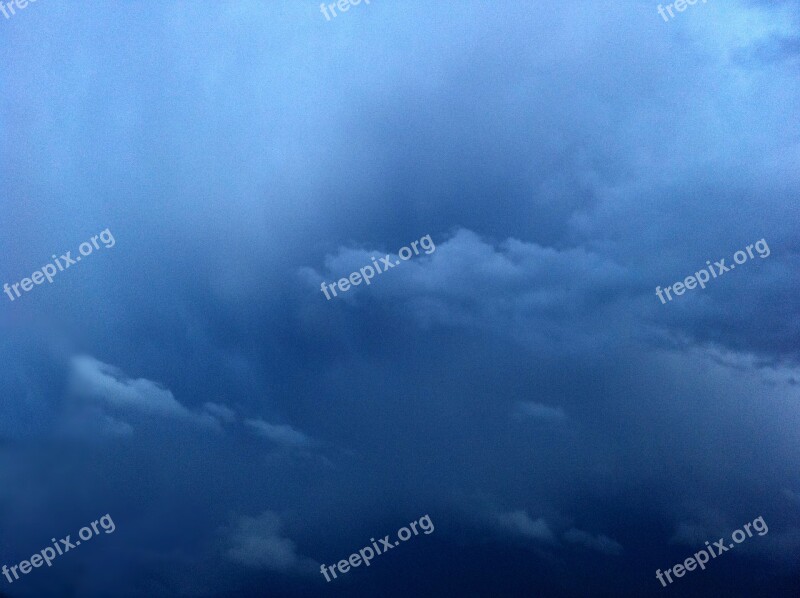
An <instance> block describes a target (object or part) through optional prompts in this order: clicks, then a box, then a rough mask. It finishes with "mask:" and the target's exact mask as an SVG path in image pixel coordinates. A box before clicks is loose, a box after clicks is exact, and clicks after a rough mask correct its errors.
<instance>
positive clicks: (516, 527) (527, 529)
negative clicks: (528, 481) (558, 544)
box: [494, 511, 555, 542]
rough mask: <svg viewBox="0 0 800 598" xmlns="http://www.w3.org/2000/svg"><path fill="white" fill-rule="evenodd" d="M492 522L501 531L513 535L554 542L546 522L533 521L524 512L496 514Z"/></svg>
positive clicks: (542, 520)
mask: <svg viewBox="0 0 800 598" xmlns="http://www.w3.org/2000/svg"><path fill="white" fill-rule="evenodd" d="M494 520H495V523H497V524H498V525H499V526H500V528H501V529H503V530H505V531H509V532H512V533H513V534H516V535H520V536H524V537H526V538H531V539H533V540H540V541H543V542H554V541H555V536H554V535H553V532H552V531H551V530H550V527H549V526H548V525H547V522H546V521H545V520H544V519H542V518H539V519H537V520H536V521H534V520H533V519H531V518H530V516H529V515H528V514H527V513H526V512H525V511H511V512H508V513H496V514H495V517H494Z"/></svg>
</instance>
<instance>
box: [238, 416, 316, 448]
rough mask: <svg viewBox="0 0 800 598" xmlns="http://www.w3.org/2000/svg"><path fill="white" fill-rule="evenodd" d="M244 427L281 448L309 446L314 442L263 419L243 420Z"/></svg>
mask: <svg viewBox="0 0 800 598" xmlns="http://www.w3.org/2000/svg"><path fill="white" fill-rule="evenodd" d="M244 423H245V425H247V426H249V427H250V428H252V429H253V430H254V431H255V433H256V434H257V435H259V436H261V437H263V438H268V439H269V440H271V441H272V442H274V443H275V444H280V445H283V446H310V445H312V444H313V443H314V441H313V440H312V439H311V438H309V437H308V436H306V435H305V434H303V433H302V432H299V431H297V430H295V429H294V428H293V427H291V426H288V425H275V424H270V423H268V422H265V421H264V420H263V419H248V420H245V422H244Z"/></svg>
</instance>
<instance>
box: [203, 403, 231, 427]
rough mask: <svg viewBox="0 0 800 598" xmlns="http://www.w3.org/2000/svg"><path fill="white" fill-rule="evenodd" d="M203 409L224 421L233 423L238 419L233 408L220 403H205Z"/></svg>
mask: <svg viewBox="0 0 800 598" xmlns="http://www.w3.org/2000/svg"><path fill="white" fill-rule="evenodd" d="M203 410H204V411H206V413H209V414H210V415H212V416H214V417H216V418H217V419H219V420H220V421H224V422H226V423H229V424H230V423H233V422H234V421H236V412H235V411H233V409H229V408H228V407H226V406H225V405H220V404H219V403H211V402H208V403H203Z"/></svg>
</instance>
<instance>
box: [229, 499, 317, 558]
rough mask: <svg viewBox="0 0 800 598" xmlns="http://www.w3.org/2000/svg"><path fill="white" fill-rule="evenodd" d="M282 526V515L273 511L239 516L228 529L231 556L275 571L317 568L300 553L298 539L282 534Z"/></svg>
mask: <svg viewBox="0 0 800 598" xmlns="http://www.w3.org/2000/svg"><path fill="white" fill-rule="evenodd" d="M281 528H282V523H281V519H280V517H279V516H278V515H277V514H275V513H273V512H271V511H265V512H264V513H262V514H261V515H259V516H258V517H247V516H243V517H240V518H238V520H237V521H236V522H235V524H234V526H233V528H232V529H230V530H229V531H228V538H227V543H228V549H227V551H226V555H227V557H228V558H229V559H230V560H231V561H233V562H235V563H239V564H241V565H245V566H247V567H256V568H261V569H270V570H272V571H282V572H289V571H295V570H302V571H306V570H310V569H313V568H314V567H315V565H316V563H315V562H314V561H313V560H311V559H308V558H306V557H303V556H301V555H299V554H298V553H297V547H296V545H295V543H294V542H293V541H292V540H291V539H289V538H287V537H285V536H283V535H282V533H281Z"/></svg>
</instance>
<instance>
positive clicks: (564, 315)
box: [300, 228, 635, 350]
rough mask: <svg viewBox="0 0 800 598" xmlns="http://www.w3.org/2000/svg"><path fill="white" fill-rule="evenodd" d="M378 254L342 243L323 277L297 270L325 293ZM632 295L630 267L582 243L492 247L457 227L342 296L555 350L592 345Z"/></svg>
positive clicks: (513, 242) (426, 322)
mask: <svg viewBox="0 0 800 598" xmlns="http://www.w3.org/2000/svg"><path fill="white" fill-rule="evenodd" d="M434 241H438V240H437V239H434ZM376 255H384V254H382V253H380V252H378V251H376V250H372V251H367V250H358V249H352V248H340V249H339V250H338V252H337V253H336V254H334V255H328V256H327V257H326V259H325V274H324V275H323V274H320V273H317V272H316V271H315V270H313V269H310V268H302V269H301V270H300V275H301V276H302V277H303V278H305V279H306V281H307V282H308V283H309V285H312V288H314V290H315V293H316V294H320V293H319V285H320V282H321V281H327V280H338V279H339V278H341V277H342V276H347V275H348V274H349V273H350V272H353V271H356V270H358V269H359V268H360V267H362V266H364V265H366V264H370V263H371V261H370V260H371V257H373V256H376ZM396 260H397V258H396V257H393V258H392V261H396ZM634 292H635V291H634V287H633V286H632V281H631V277H630V275H629V273H628V272H627V271H626V270H625V268H623V267H622V266H620V265H619V264H617V263H616V262H614V261H613V260H611V259H609V258H606V257H603V256H601V255H599V254H595V253H593V252H591V251H589V250H587V249H584V248H582V247H578V248H565V249H556V248H553V247H547V246H544V245H540V244H538V243H533V242H526V241H521V240H518V239H514V238H508V239H506V240H505V241H503V242H501V243H499V244H498V245H495V244H493V243H490V242H488V241H485V240H483V239H482V238H481V237H480V236H479V235H478V234H476V233H475V232H473V231H471V230H467V229H463V228H460V229H457V230H456V231H455V232H454V233H453V234H452V236H451V237H450V238H448V239H446V240H444V241H442V242H437V248H436V251H435V252H433V253H431V254H430V255H424V254H420V255H419V256H416V257H414V258H412V259H410V260H409V261H407V262H401V263H400V265H399V266H396V267H394V268H392V269H391V270H390V271H387V272H385V273H383V274H380V275H376V276H375V278H373V280H372V283H371V285H370V286H369V288H368V289H367V288H366V287H364V286H361V287H360V288H351V289H350V290H349V291H347V292H345V293H340V297H337V299H339V300H344V301H345V302H347V303H349V304H353V305H361V304H363V303H366V302H371V301H378V302H383V303H385V304H388V305H390V306H395V309H397V310H400V311H402V312H403V313H404V314H405V313H410V314H411V316H412V317H413V318H415V319H416V320H417V321H418V323H419V324H420V325H422V326H423V327H428V326H431V325H434V324H436V325H441V326H447V327H461V328H468V329H477V330H481V331H491V332H493V333H496V332H498V331H502V332H503V333H505V334H506V335H509V336H511V337H513V338H515V339H517V340H519V341H520V342H524V343H526V344H530V343H531V342H532V341H533V342H535V341H544V342H546V344H547V345H548V347H549V348H550V349H551V350H552V349H553V348H554V344H555V343H556V342H557V341H559V340H561V341H562V345H563V346H565V347H569V346H572V345H574V344H575V343H576V342H577V341H582V343H583V344H592V345H593V344H594V342H595V340H594V338H593V337H594V335H596V334H597V330H598V328H599V327H601V326H602V325H603V323H602V321H601V322H598V318H597V314H598V313H599V312H602V310H603V308H604V307H605V306H606V305H608V304H612V303H614V302H615V301H617V300H618V299H622V298H624V297H627V296H629V295H631V294H633V293H634ZM316 294H315V296H314V299H319V297H317V296H316ZM320 295H321V294H320ZM322 303H323V304H326V305H324V307H326V308H328V309H329V308H330V302H326V301H323V302H322ZM590 307H591V309H589V308H590Z"/></svg>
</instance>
